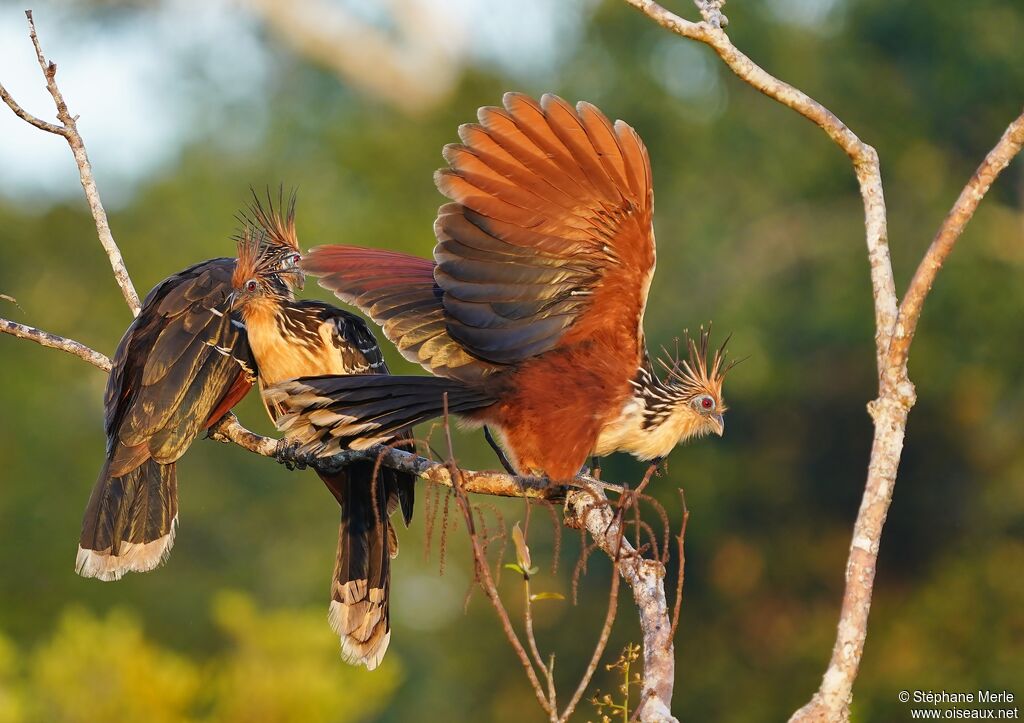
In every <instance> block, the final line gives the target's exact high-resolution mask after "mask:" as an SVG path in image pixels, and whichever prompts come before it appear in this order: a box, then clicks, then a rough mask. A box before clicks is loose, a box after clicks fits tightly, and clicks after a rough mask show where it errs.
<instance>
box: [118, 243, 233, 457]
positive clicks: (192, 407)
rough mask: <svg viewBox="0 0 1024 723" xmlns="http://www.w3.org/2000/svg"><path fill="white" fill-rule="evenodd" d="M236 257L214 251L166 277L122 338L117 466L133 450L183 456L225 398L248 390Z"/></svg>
mask: <svg viewBox="0 0 1024 723" xmlns="http://www.w3.org/2000/svg"><path fill="white" fill-rule="evenodd" d="M234 265H235V262H234V259H226V258H222V259H213V260H211V261H206V262H204V263H201V264H197V265H196V266H193V267H190V268H188V269H186V270H185V271H182V272H181V273H179V274H175V275H174V276H171V277H170V278H168V279H166V280H165V281H163V282H162V283H161V284H159V285H158V286H157V287H156V288H155V289H153V291H152V292H150V294H149V296H147V297H146V300H145V302H144V303H143V306H142V310H141V311H140V312H139V316H138V317H137V318H136V319H135V321H134V322H132V325H131V326H130V327H129V328H128V331H127V332H126V333H125V335H124V337H123V338H122V339H121V343H120V344H119V345H118V348H117V353H116V354H115V356H114V368H113V371H112V372H111V375H110V379H109V380H108V383H107V391H106V398H105V407H106V431H107V443H108V454H111V455H113V458H114V467H115V468H116V467H118V466H125V467H128V468H130V465H131V460H129V459H128V457H129V456H130V457H131V458H132V459H134V460H135V461H138V460H139V457H140V456H141V457H142V458H145V457H152V458H153V459H155V460H156V461H158V462H161V463H166V462H172V461H174V460H176V459H178V458H179V457H180V456H181V455H182V454H183V453H184V452H185V450H186V449H187V448H188V446H189V444H191V442H192V440H193V439H194V438H195V436H196V435H197V434H198V433H199V432H200V431H201V430H202V429H204V428H205V427H206V426H207V425H208V423H209V422H210V421H211V420H210V416H211V414H212V413H213V412H214V411H216V410H217V409H218V408H219V407H220V406H222V402H224V400H225V398H226V397H227V396H229V395H233V396H237V397H239V398H240V397H241V396H242V395H243V394H244V392H245V391H246V390H247V388H248V385H246V384H239V377H240V376H242V366H241V365H240V364H239V361H241V362H243V363H245V364H246V365H248V366H249V368H253V363H252V359H251V355H250V353H249V347H248V343H247V342H246V338H245V335H244V333H243V332H242V331H241V330H240V329H239V328H238V327H237V326H236V325H234V324H232V322H231V319H230V316H229V315H228V313H227V297H228V295H229V294H230V292H231V273H232V271H233V269H234ZM217 347H219V350H218V348H217ZM229 349H230V353H226V350H229ZM235 401H237V400H235ZM222 411H223V410H222ZM129 450H131V451H130V454H129ZM115 472H116V470H115ZM115 476H116V475H115Z"/></svg>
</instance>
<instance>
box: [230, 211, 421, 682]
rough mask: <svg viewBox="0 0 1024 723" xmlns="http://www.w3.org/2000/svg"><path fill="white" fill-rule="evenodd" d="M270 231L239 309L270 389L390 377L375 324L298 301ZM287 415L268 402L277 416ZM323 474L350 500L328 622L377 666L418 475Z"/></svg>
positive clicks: (236, 302) (242, 249) (256, 251)
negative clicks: (319, 379) (269, 246)
mask: <svg viewBox="0 0 1024 723" xmlns="http://www.w3.org/2000/svg"><path fill="white" fill-rule="evenodd" d="M260 232H261V229H251V236H250V237H248V238H243V239H242V240H240V242H239V249H238V264H237V265H236V266H235V273H234V296H233V306H232V308H233V309H235V310H236V311H237V312H238V314H239V315H240V317H241V319H242V322H243V323H244V325H245V328H246V334H247V336H248V339H249V347H250V349H251V350H252V355H253V358H254V359H255V361H256V366H257V367H258V369H259V383H260V387H261V388H265V387H266V386H268V385H271V384H275V383H278V382H282V381H285V380H288V379H293V378H295V377H303V376H310V375H321V374H346V375H358V376H354V377H352V378H353V379H355V380H356V381H357V382H358V381H360V380H366V379H370V378H372V377H371V376H368V375H386V374H387V373H388V368H387V366H386V365H385V363H384V359H383V357H382V356H381V353H380V348H379V347H378V346H377V340H376V339H375V338H374V336H373V333H372V332H371V331H370V330H369V328H367V325H366V322H364V321H363V320H362V319H360V318H359V317H358V316H355V315H354V314H351V313H349V312H347V311H343V310H341V309H338V308H336V307H334V306H331V305H330V304H325V303H323V302H319V301H295V300H293V299H292V297H291V295H290V294H289V293H288V287H287V285H286V284H285V283H284V282H282V281H281V279H280V274H279V273H278V271H277V266H276V264H275V263H274V261H273V256H272V254H268V253H267V251H266V247H265V244H261V243H260V242H259V233H260ZM286 411H287V409H286V408H282V406H281V405H280V404H277V403H268V404H267V412H268V413H269V414H270V416H271V418H272V419H274V420H275V421H276V420H277V419H278V418H279V417H280V416H281V415H282V414H283V413H285V412H286ZM382 441H384V442H388V443H394V442H396V441H397V442H401V443H403V444H410V446H411V442H412V437H411V435H410V434H409V433H408V432H407V431H406V430H402V429H396V430H393V431H392V434H390V435H388V437H387V438H383V439H382ZM375 471H376V474H375ZM318 474H319V475H320V478H321V479H322V480H323V482H324V484H325V485H326V486H327V488H328V489H329V490H330V491H331V493H332V494H333V495H334V497H335V499H337V501H338V503H339V504H340V505H341V523H340V525H339V529H338V556H337V561H336V563H335V568H334V577H333V579H332V582H331V604H330V610H329V614H328V619H329V620H330V623H331V627H333V628H334V630H335V632H337V633H338V635H339V637H340V638H341V652H342V657H343V658H344V659H345V660H346V661H347V662H349V663H352V664H353V665H360V664H361V665H365V666H366V667H367V668H368V669H369V670H373V669H374V668H376V667H377V666H378V665H379V664H380V661H381V659H382V658H383V657H384V653H385V652H386V650H387V647H388V643H389V642H390V640H391V621H390V601H389V594H390V587H391V558H392V557H394V556H395V555H397V554H398V538H397V536H396V534H395V530H394V528H393V527H392V526H391V524H390V519H389V518H390V515H391V513H392V512H393V511H394V510H395V509H396V508H397V507H401V510H402V515H403V518H404V520H405V524H406V525H408V524H409V522H410V520H411V519H412V508H413V497H414V483H415V476H414V475H412V474H408V473H403V472H397V471H395V470H391V469H387V468H383V467H382V468H379V469H378V466H377V465H376V464H375V462H374V461H356V462H352V463H350V464H349V465H347V466H346V467H345V468H344V469H342V470H341V471H339V472H336V473H331V474H328V473H324V472H318Z"/></svg>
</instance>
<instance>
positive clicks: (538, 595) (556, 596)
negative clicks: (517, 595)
mask: <svg viewBox="0 0 1024 723" xmlns="http://www.w3.org/2000/svg"><path fill="white" fill-rule="evenodd" d="M530 600H531V601H536V600H565V595H563V594H562V593H560V592H535V593H534V594H533V595H530Z"/></svg>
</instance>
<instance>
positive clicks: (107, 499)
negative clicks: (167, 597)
mask: <svg viewBox="0 0 1024 723" xmlns="http://www.w3.org/2000/svg"><path fill="white" fill-rule="evenodd" d="M109 470H110V462H107V464H105V465H103V469H102V470H101V471H100V476H99V479H97V480H96V485H95V486H94V487H93V489H92V495H91V496H90V497H89V504H88V506H87V507H86V508H85V517H84V519H83V520H82V535H81V537H80V538H79V541H78V558H77V559H76V561H75V571H76V572H77V573H78V574H79V575H81V576H82V577H95V578H98V579H100V580H107V581H109V580H119V579H120V578H121V576H122V575H124V574H125V573H126V572H146V571H147V570H152V569H153V568H155V567H158V566H159V565H160V564H162V563H163V562H164V560H166V559H167V556H168V555H169V554H170V552H171V547H172V546H173V545H174V531H175V528H176V527H177V524H178V477H177V471H176V469H175V463H174V462H171V463H170V464H160V463H159V462H156V461H154V460H153V459H147V460H146V461H144V462H143V463H142V464H140V465H139V466H138V467H136V468H135V469H133V470H131V471H129V472H126V473H125V474H123V475H121V476H119V477H111V476H110V474H109Z"/></svg>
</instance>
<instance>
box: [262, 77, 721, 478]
mask: <svg viewBox="0 0 1024 723" xmlns="http://www.w3.org/2000/svg"><path fill="white" fill-rule="evenodd" d="M478 116H479V121H480V122H479V123H478V124H467V125H463V126H461V127H460V128H459V136H460V138H461V139H462V143H461V144H452V145H448V146H446V147H445V149H444V157H445V159H446V160H447V161H448V163H449V165H450V167H449V168H446V169H443V170H441V171H438V172H437V174H436V175H435V182H436V184H437V187H438V189H439V190H440V191H441V192H442V193H443V194H445V195H446V196H447V197H448V198H449V199H451V200H452V201H453V202H452V203H448V204H445V205H443V206H441V208H440V210H439V212H438V217H437V220H436V222H435V224H434V232H435V235H436V237H437V245H436V246H435V248H434V259H433V261H430V260H425V259H420V258H416V257H412V256H407V255H404V254H399V253H393V252H389V251H379V250H371V249H363V248H354V247H345V246H323V247H320V248H316V249H313V251H312V252H311V253H309V254H308V255H307V256H306V257H305V258H304V259H303V260H302V261H301V262H300V266H301V268H302V269H303V270H304V271H306V272H307V273H310V274H314V275H317V276H320V277H321V279H320V284H321V285H322V286H324V287H325V288H328V289H330V290H331V291H333V292H335V294H337V295H338V297H340V298H341V299H342V300H344V301H346V302H348V303H351V304H354V305H355V306H357V307H359V308H360V309H361V310H363V311H364V312H365V313H367V314H368V315H369V316H370V318H372V319H373V320H374V321H376V322H377V323H379V324H380V325H381V326H382V328H383V331H384V334H385V336H387V337H388V338H389V339H390V340H391V341H393V342H394V343H395V344H396V346H397V347H398V349H399V350H400V351H401V352H402V354H403V355H404V356H405V357H406V358H407V359H410V360H412V361H415V362H417V363H419V364H421V365H422V366H424V367H425V368H426V369H427V370H429V371H431V372H432V373H433V374H435V375H437V377H440V378H430V377H381V378H379V379H374V380H372V382H359V381H356V380H353V379H351V378H345V377H320V378H307V379H299V380H295V381H292V382H288V383H285V384H282V385H279V386H278V387H275V388H274V389H271V390H269V396H270V398H271V399H272V400H276V401H279V402H280V401H285V402H286V403H287V404H288V406H289V408H290V410H291V413H290V414H288V415H286V416H285V417H283V418H282V419H281V422H280V427H281V428H282V429H284V430H286V431H287V433H288V435H289V436H290V437H291V438H292V439H293V440H296V441H298V442H301V443H302V446H301V447H300V448H299V450H298V452H299V453H300V454H312V455H325V454H330V453H332V452H334V451H336V450H337V449H338V448H339V447H340V446H343V445H348V446H351V447H354V448H358V447H365V446H368V445H370V444H373V443H375V442H378V441H380V440H381V439H383V438H386V437H387V436H388V435H389V434H391V433H393V431H394V430H395V429H397V428H401V427H405V426H407V425H411V424H414V423H417V422H421V421H424V420H426V419H429V418H432V417H436V416H438V415H440V414H441V413H442V405H443V401H442V398H443V397H446V398H447V407H448V409H449V410H450V411H451V412H454V413H458V414H459V415H461V416H462V417H463V418H464V419H466V420H468V421H469V422H470V423H477V424H484V425H487V426H490V427H494V428H496V429H497V431H498V432H499V438H500V440H501V443H502V446H503V447H504V449H505V450H506V451H507V452H508V453H509V457H510V458H511V461H512V464H513V466H514V467H515V469H516V470H517V471H518V472H520V473H521V474H531V475H547V476H548V477H550V478H552V479H555V480H566V479H569V478H571V477H573V476H574V475H576V474H577V473H578V472H579V470H580V468H581V467H582V465H583V464H584V463H585V461H586V459H587V456H588V455H590V454H597V455H605V454H609V453H611V452H614V451H625V452H629V453H631V454H633V455H634V456H636V457H638V458H639V459H643V460H652V459H653V460H657V459H660V458H662V457H664V456H665V455H667V454H668V453H669V452H670V451H671V450H672V448H673V447H674V446H675V445H677V444H679V443H680V442H681V441H684V440H686V439H689V438H693V437H699V436H702V435H705V434H708V433H715V434H719V435H721V434H722V433H723V431H724V421H723V417H722V414H723V412H725V403H724V401H723V398H722V381H723V378H724V376H725V373H726V372H727V371H728V369H729V365H728V364H726V363H725V360H724V345H723V348H722V349H719V350H718V351H717V352H716V353H715V354H714V356H713V358H712V359H710V360H709V359H708V335H707V333H704V332H702V333H701V336H700V340H699V342H697V343H696V344H695V343H694V342H692V341H690V342H689V352H690V354H689V359H688V360H679V359H675V360H673V361H671V362H670V361H666V360H662V361H663V363H664V365H665V367H666V370H667V372H668V375H667V378H666V379H661V378H659V376H658V375H657V374H656V373H655V370H654V367H653V364H652V363H651V361H650V358H649V357H648V355H647V352H646V348H645V342H644V335H643V314H644V307H645V305H646V303H647V295H648V290H649V288H650V285H651V277H652V276H653V274H654V265H655V244H654V232H653V227H652V215H653V191H652V186H651V169H650V161H649V159H648V156H647V151H646V149H645V147H644V144H643V142H642V141H641V140H640V137H639V136H638V135H637V133H636V132H635V131H634V130H633V129H632V128H631V127H630V126H629V125H627V124H626V123H624V122H622V121H616V122H615V123H614V125H613V124H612V123H610V122H609V121H608V119H607V118H605V116H604V115H602V113H601V112H600V111H599V110H598V109H597V108H595V107H594V106H592V105H590V104H587V103H580V104H579V105H578V106H577V107H576V108H575V109H574V108H573V107H572V106H571V105H569V104H568V103H566V102H565V101H563V100H562V99H560V98H557V97H555V96H552V95H545V96H544V97H543V98H542V99H541V101H540V102H539V103H538V102H537V101H534V100H533V99H531V98H529V97H527V96H524V95H520V94H514V93H508V94H506V95H505V97H504V109H501V108H482V109H481V110H480V111H479V113H478Z"/></svg>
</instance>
